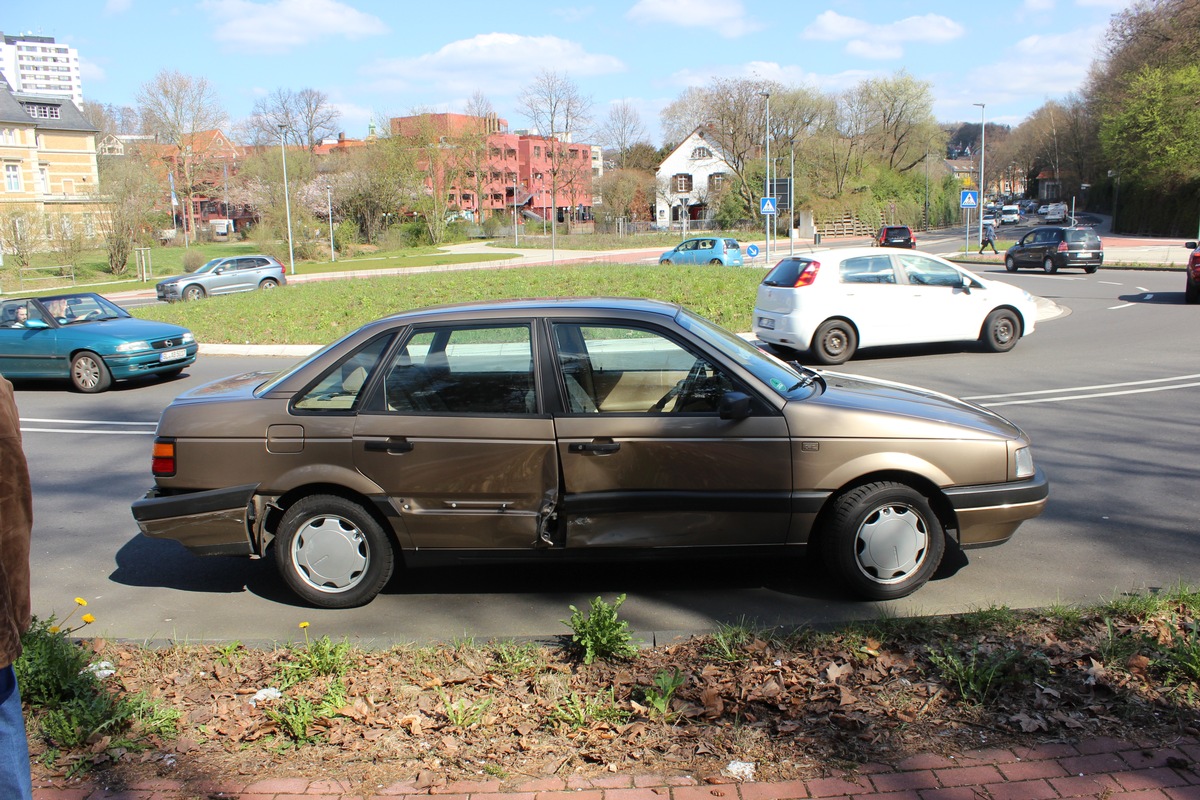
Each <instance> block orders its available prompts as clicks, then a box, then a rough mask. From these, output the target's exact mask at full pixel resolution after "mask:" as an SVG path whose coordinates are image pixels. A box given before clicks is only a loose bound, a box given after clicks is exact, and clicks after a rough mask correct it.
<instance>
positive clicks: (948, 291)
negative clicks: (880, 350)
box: [753, 247, 1037, 364]
mask: <svg viewBox="0 0 1200 800" xmlns="http://www.w3.org/2000/svg"><path fill="white" fill-rule="evenodd" d="M1036 321H1037V305H1036V303H1035V301H1034V299H1033V297H1031V296H1030V295H1029V293H1028V292H1025V291H1023V290H1021V289H1018V288H1016V287H1015V286H1009V285H1008V284H1005V283H1000V282H998V281H992V280H985V279H983V278H981V277H979V276H978V275H975V274H974V273H972V272H968V271H967V270H965V269H963V268H961V267H959V266H956V265H954V264H951V263H950V262H949V261H946V260H945V259H942V258H939V257H937V256H935V255H932V254H930V253H895V254H880V253H879V252H878V251H875V250H872V249H870V248H861V247H860V248H844V249H837V250H817V251H813V252H810V253H805V254H804V255H795V256H790V257H788V258H785V259H783V260H782V261H780V262H779V263H778V264H776V265H775V268H774V269H772V270H771V271H770V272H769V273H767V276H766V277H765V278H763V281H762V284H761V285H760V286H759V287H758V299H757V301H756V303H755V306H754V321H753V329H754V334H755V335H756V336H757V337H758V338H759V339H760V340H761V341H763V342H765V343H767V344H768V345H771V346H772V347H773V348H775V349H776V350H777V351H778V352H779V353H780V354H781V355H784V356H791V355H794V354H795V352H796V351H798V350H808V351H809V353H810V354H811V356H812V358H813V359H814V360H815V361H817V362H818V363H821V364H841V363H843V362H845V361H847V360H849V359H850V358H851V357H852V356H853V355H854V354H855V352H856V351H857V350H858V348H860V347H875V346H879V345H899V344H915V343H919V342H950V341H971V340H978V341H980V342H982V344H983V346H984V347H985V348H986V349H987V350H990V351H993V352H1004V351H1007V350H1011V349H1012V348H1013V347H1015V346H1016V344H1017V340H1018V339H1020V338H1021V337H1022V336H1026V335H1028V334H1030V333H1032V332H1033V329H1034V325H1035V323H1036Z"/></svg>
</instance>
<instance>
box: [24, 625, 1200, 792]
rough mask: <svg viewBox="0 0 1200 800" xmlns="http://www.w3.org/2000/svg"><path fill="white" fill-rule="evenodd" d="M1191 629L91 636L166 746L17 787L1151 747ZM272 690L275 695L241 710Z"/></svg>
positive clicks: (1189, 714) (683, 769) (775, 763)
mask: <svg viewBox="0 0 1200 800" xmlns="http://www.w3.org/2000/svg"><path fill="white" fill-rule="evenodd" d="M1195 628H1196V623H1195V621H1194V620H1193V619H1190V618H1189V617H1188V616H1187V615H1186V614H1181V615H1178V616H1170V617H1164V618H1162V619H1158V620H1151V621H1148V622H1147V621H1137V620H1132V619H1119V618H1117V619H1114V618H1112V617H1100V616H1098V615H1094V616H1089V615H1083V616H1079V617H1077V618H1076V617H1068V618H1063V617H1061V616H1059V617H1055V618H1052V617H1050V616H1043V615H1039V614H1036V613H1028V614H1026V613H1018V612H1009V611H1005V612H1003V613H997V614H994V615H992V616H988V615H987V614H986V613H980V614H976V615H969V616H967V617H963V618H951V619H944V620H939V621H936V622H934V621H916V622H914V621H902V620H891V621H886V622H883V623H875V624H874V626H864V627H862V628H859V629H856V630H851V631H843V632H839V633H819V632H813V631H805V632H800V633H797V634H794V635H790V636H787V637H770V636H767V635H766V634H762V633H755V632H753V631H747V630H744V629H743V630H734V629H730V630H728V631H723V632H721V633H719V634H717V635H713V636H704V637H697V638H693V639H690V640H687V641H685V642H683V643H680V644H677V645H673V646H669V647H658V648H653V649H643V650H640V651H639V652H638V653H637V655H636V656H634V657H633V658H631V659H628V660H615V661H597V662H596V663H593V664H591V665H585V664H583V663H582V660H581V658H580V656H579V654H578V653H577V652H576V651H574V650H573V649H572V648H571V647H570V642H569V641H564V642H563V643H562V645H561V646H560V645H539V644H517V643H513V642H502V643H489V644H486V645H474V644H472V645H464V644H456V645H445V646H440V647H417V646H405V647H399V648H395V649H392V650H387V651H360V650H356V649H351V648H349V646H348V645H345V644H344V643H342V644H341V645H340V647H339V646H336V645H335V643H331V642H329V640H327V639H325V640H323V641H320V642H317V641H314V642H313V643H311V644H310V645H309V646H308V649H305V647H304V646H303V644H302V645H301V646H299V647H295V648H280V649H276V650H271V651H262V650H248V649H245V648H242V647H240V646H231V647H226V648H217V647H183V646H179V647H172V648H167V649H149V648H143V647H140V646H134V645H127V644H119V643H114V642H105V641H95V642H92V643H91V646H93V647H94V649H95V651H96V655H97V658H99V659H105V660H108V661H111V662H113V663H114V664H115V669H116V674H115V675H114V676H113V677H112V678H109V679H108V680H110V681H114V682H115V684H116V685H117V686H119V687H120V689H121V690H122V691H125V692H130V693H138V692H144V693H146V694H148V695H150V696H152V697H153V698H155V699H156V700H158V701H159V702H160V703H161V704H163V705H165V706H166V707H169V708H172V709H176V710H177V711H178V712H179V713H180V715H181V717H180V720H179V725H178V729H179V733H178V737H177V738H173V739H159V738H157V737H149V738H147V739H144V740H143V741H142V742H141V744H142V746H143V748H144V749H140V750H139V749H132V748H129V747H126V746H123V745H122V744H121V743H120V742H119V740H118V738H117V737H116V736H115V735H98V736H95V737H93V740H92V742H91V744H90V746H89V747H88V748H87V749H86V750H85V751H80V752H55V751H53V750H50V749H48V746H47V744H46V743H45V742H44V741H43V740H41V739H40V738H39V737H38V736H37V734H36V733H33V734H31V746H32V748H33V750H34V761H35V767H34V769H35V777H36V778H56V779H60V780H65V779H66V778H67V777H68V776H69V775H70V774H72V773H76V772H78V771H79V769H80V768H81V766H83V767H85V768H86V769H90V770H92V771H93V772H97V773H100V777H101V778H102V780H103V785H105V786H109V787H120V786H122V785H123V784H126V783H128V782H131V781H133V780H146V779H148V778H152V777H156V776H163V777H170V778H173V779H176V780H185V781H189V782H190V781H193V780H194V781H198V782H199V781H212V780H219V779H222V778H230V779H242V780H243V781H247V782H248V781H249V780H250V779H262V778H267V777H305V778H310V779H319V778H324V777H328V778H340V779H343V780H349V781H350V782H351V783H352V784H353V785H354V787H355V790H356V791H361V792H363V793H364V794H369V793H370V791H371V790H372V789H373V788H374V787H376V786H380V785H387V784H389V783H392V782H395V781H402V780H415V781H416V782H417V784H418V786H421V787H431V786H437V785H439V784H442V783H445V782H447V781H457V780H502V781H505V782H508V783H511V784H516V783H520V782H523V781H527V780H529V779H531V778H542V777H549V776H559V777H562V778H567V777H569V776H572V775H584V776H595V775H598V774H603V773H611V772H622V773H636V774H655V775H673V774H686V775H690V776H694V777H696V778H698V779H700V780H705V779H708V780H712V781H718V780H723V779H722V778H721V777H720V776H722V775H725V776H731V775H732V776H735V777H739V776H740V777H744V776H745V770H747V769H749V770H751V771H752V774H753V776H754V778H755V779H756V780H760V781H761V780H776V779H790V778H798V777H805V778H811V777H815V776H818V775H821V774H824V773H826V772H827V771H828V770H830V769H834V768H836V769H843V770H844V769H848V768H849V769H853V768H854V767H855V765H859V764H865V763H872V762H874V763H878V762H883V763H895V762H897V761H899V760H900V759H903V758H905V757H907V756H909V755H912V754H915V753H920V752H936V753H941V754H951V753H956V752H962V751H966V750H970V749H976V748H980V747H999V746H1009V745H1020V744H1030V745H1032V744H1036V743H1041V742H1047V741H1074V740H1079V739H1086V738H1088V737H1093V736H1101V735H1102V736H1115V737H1125V738H1128V739H1129V740H1130V741H1137V742H1144V743H1146V744H1147V745H1149V744H1167V743H1170V742H1172V741H1173V740H1174V738H1176V737H1178V736H1180V735H1184V734H1189V735H1193V736H1195V735H1200V720H1198V713H1197V712H1198V709H1200V700H1198V697H1200V691H1198V689H1200V686H1198V685H1197V682H1196V679H1195V675H1196V671H1195V669H1193V671H1192V672H1191V673H1190V674H1191V677H1188V676H1187V673H1186V671H1185V672H1181V671H1180V669H1179V667H1178V665H1177V664H1176V663H1175V662H1174V661H1172V660H1171V659H1164V658H1163V653H1164V652H1167V651H1168V646H1169V647H1170V648H1173V649H1171V650H1170V652H1177V651H1178V645H1179V643H1180V642H1183V643H1185V644H1186V642H1187V637H1188V635H1189V631H1190V636H1191V646H1192V650H1191V656H1188V655H1187V652H1188V651H1187V649H1186V647H1184V650H1183V652H1184V659H1185V660H1186V658H1188V657H1191V658H1193V659H1196V660H1197V663H1196V664H1195V665H1194V667H1200V648H1197V647H1196V630H1195ZM318 662H321V663H320V664H318ZM330 665H332V668H330ZM314 666H322V667H324V668H329V671H331V672H333V673H334V674H324V675H321V674H314V672H313V667H314ZM339 671H340V673H341V674H340V675H339V674H337V673H338V672H339ZM676 675H678V679H677V681H675V682H677V683H678V684H679V685H678V687H677V688H676V689H675V690H674V691H673V692H672V691H671V690H670V689H671V685H672V683H673V681H672V679H673V678H675V676H676ZM989 676H990V679H989ZM271 688H275V689H279V690H280V696H279V697H277V698H276V699H270V698H269V697H267V696H266V694H270V693H264V694H260V692H262V690H266V689H271ZM31 726H32V728H33V729H34V730H35V731H36V729H37V721H36V719H35V720H31ZM739 762H740V765H739ZM745 765H750V766H748V767H747V766H745Z"/></svg>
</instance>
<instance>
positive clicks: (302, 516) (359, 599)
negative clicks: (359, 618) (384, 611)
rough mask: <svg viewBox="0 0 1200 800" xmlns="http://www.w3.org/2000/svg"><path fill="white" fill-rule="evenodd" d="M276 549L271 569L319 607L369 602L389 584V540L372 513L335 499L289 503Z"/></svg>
mask: <svg viewBox="0 0 1200 800" xmlns="http://www.w3.org/2000/svg"><path fill="white" fill-rule="evenodd" d="M274 547H275V566H276V567H277V568H278V569H279V574H280V575H282V576H283V579H284V581H285V582H287V585H288V586H290V587H291V589H292V591H294V592H295V593H296V594H298V595H299V596H300V597H301V598H303V599H304V600H305V601H307V602H309V603H311V604H313V605H314V606H319V607H320V608H354V607H355V606H361V605H365V604H366V603H369V602H370V601H371V600H372V599H374V597H375V596H376V595H377V594H379V592H380V591H381V590H382V589H383V587H384V586H385V585H387V582H388V580H389V579H390V578H391V577H392V570H393V568H394V566H395V561H396V557H395V552H394V551H393V549H392V543H391V541H390V540H389V539H388V535H387V534H386V533H385V532H384V530H383V527H382V526H381V525H380V524H379V522H378V521H377V520H376V519H375V518H374V517H373V516H371V514H370V512H368V511H367V510H366V509H365V508H363V507H362V506H361V505H359V504H358V503H355V502H353V501H351V500H347V499H346V498H344V497H338V496H336V495H327V494H318V495H312V496H311V497H305V498H303V499H302V500H299V501H297V502H296V503H295V504H293V505H292V506H291V508H289V509H288V510H287V511H286V512H285V513H284V515H283V519H281V520H280V521H279V528H278V531H277V533H276V537H275V542H274ZM315 564H320V565H321V567H322V569H323V570H324V573H321V572H318V571H317V569H316V568H315V566H314V565H315Z"/></svg>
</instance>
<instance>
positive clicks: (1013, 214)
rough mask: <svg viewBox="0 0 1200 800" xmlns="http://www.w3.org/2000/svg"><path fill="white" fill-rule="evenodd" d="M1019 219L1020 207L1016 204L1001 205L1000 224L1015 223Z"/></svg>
mask: <svg viewBox="0 0 1200 800" xmlns="http://www.w3.org/2000/svg"><path fill="white" fill-rule="evenodd" d="M1020 221H1021V209H1020V208H1019V207H1017V206H1001V208H1000V224H1001V225H1016V224H1018V223H1019V222H1020Z"/></svg>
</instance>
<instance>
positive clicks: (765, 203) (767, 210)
mask: <svg viewBox="0 0 1200 800" xmlns="http://www.w3.org/2000/svg"><path fill="white" fill-rule="evenodd" d="M777 208H778V205H777V204H776V202H775V198H774V197H764V198H762V199H761V200H760V201H759V205H758V213H760V214H762V215H763V216H766V215H767V214H775V213H778V212H777V210H776V209H777Z"/></svg>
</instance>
